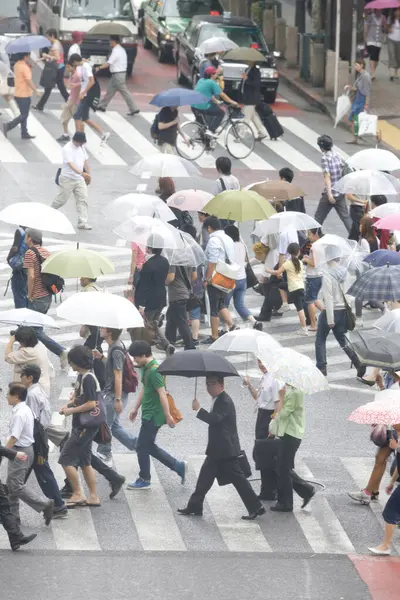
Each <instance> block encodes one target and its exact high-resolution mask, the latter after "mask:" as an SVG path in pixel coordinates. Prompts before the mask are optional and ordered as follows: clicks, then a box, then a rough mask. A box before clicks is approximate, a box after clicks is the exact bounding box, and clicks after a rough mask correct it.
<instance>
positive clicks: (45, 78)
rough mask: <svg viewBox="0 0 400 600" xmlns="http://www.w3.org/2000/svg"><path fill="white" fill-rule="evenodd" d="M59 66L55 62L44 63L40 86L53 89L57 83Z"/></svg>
mask: <svg viewBox="0 0 400 600" xmlns="http://www.w3.org/2000/svg"><path fill="white" fill-rule="evenodd" d="M57 71H58V64H57V63H56V61H54V60H49V61H46V62H45V63H44V67H43V71H42V75H41V77H40V82H39V85H40V86H41V87H44V88H45V89H46V88H53V87H54V86H55V85H56V82H57Z"/></svg>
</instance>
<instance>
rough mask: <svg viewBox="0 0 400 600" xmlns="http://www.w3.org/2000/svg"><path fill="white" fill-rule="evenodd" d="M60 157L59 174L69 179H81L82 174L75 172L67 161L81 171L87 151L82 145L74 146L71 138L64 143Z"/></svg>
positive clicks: (86, 157)
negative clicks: (60, 167)
mask: <svg viewBox="0 0 400 600" xmlns="http://www.w3.org/2000/svg"><path fill="white" fill-rule="evenodd" d="M62 157H63V166H62V169H61V175H62V176H63V177H68V178H69V179H77V180H82V181H83V177H82V175H79V174H78V173H75V171H73V170H72V169H71V167H70V166H69V165H68V163H73V164H74V166H75V167H77V169H79V170H80V171H83V166H84V164H85V161H86V160H87V159H88V153H87V152H86V150H85V148H84V146H76V145H75V144H74V142H73V141H72V140H71V141H70V142H68V143H67V144H65V146H64V148H63V149H62Z"/></svg>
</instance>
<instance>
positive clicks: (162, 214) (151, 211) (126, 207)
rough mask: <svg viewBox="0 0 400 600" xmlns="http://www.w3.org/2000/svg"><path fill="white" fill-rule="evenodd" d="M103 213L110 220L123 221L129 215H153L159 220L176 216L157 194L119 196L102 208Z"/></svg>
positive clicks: (166, 219) (173, 219)
mask: <svg viewBox="0 0 400 600" xmlns="http://www.w3.org/2000/svg"><path fill="white" fill-rule="evenodd" d="M102 213H103V215H104V216H105V217H106V218H107V219H110V220H112V221H124V220H125V219H129V218H130V217H139V216H140V217H154V218H156V219H160V221H165V222H168V221H175V219H176V216H175V215H174V213H173V212H172V210H171V209H170V208H168V206H167V205H166V204H165V202H164V201H163V200H161V198H159V197H158V196H151V195H150V194H139V193H135V192H133V193H131V194H125V196H120V197H119V198H117V199H116V200H113V201H112V202H110V204H108V205H107V207H106V208H104V209H103V210H102Z"/></svg>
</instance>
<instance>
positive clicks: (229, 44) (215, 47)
mask: <svg viewBox="0 0 400 600" xmlns="http://www.w3.org/2000/svg"><path fill="white" fill-rule="evenodd" d="M238 47H239V46H238V45H237V44H235V42H233V41H232V40H230V39H229V38H228V37H223V36H219V37H211V38H210V39H208V40H205V41H204V42H202V43H201V44H200V46H199V50H200V52H202V53H203V54H214V53H217V52H227V51H228V50H233V48H238Z"/></svg>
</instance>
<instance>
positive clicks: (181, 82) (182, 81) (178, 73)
mask: <svg viewBox="0 0 400 600" xmlns="http://www.w3.org/2000/svg"><path fill="white" fill-rule="evenodd" d="M176 80H177V82H178V83H179V85H184V84H185V83H187V79H186V77H185V76H184V75H183V74H182V72H181V68H180V66H179V59H178V60H177V61H176Z"/></svg>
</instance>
